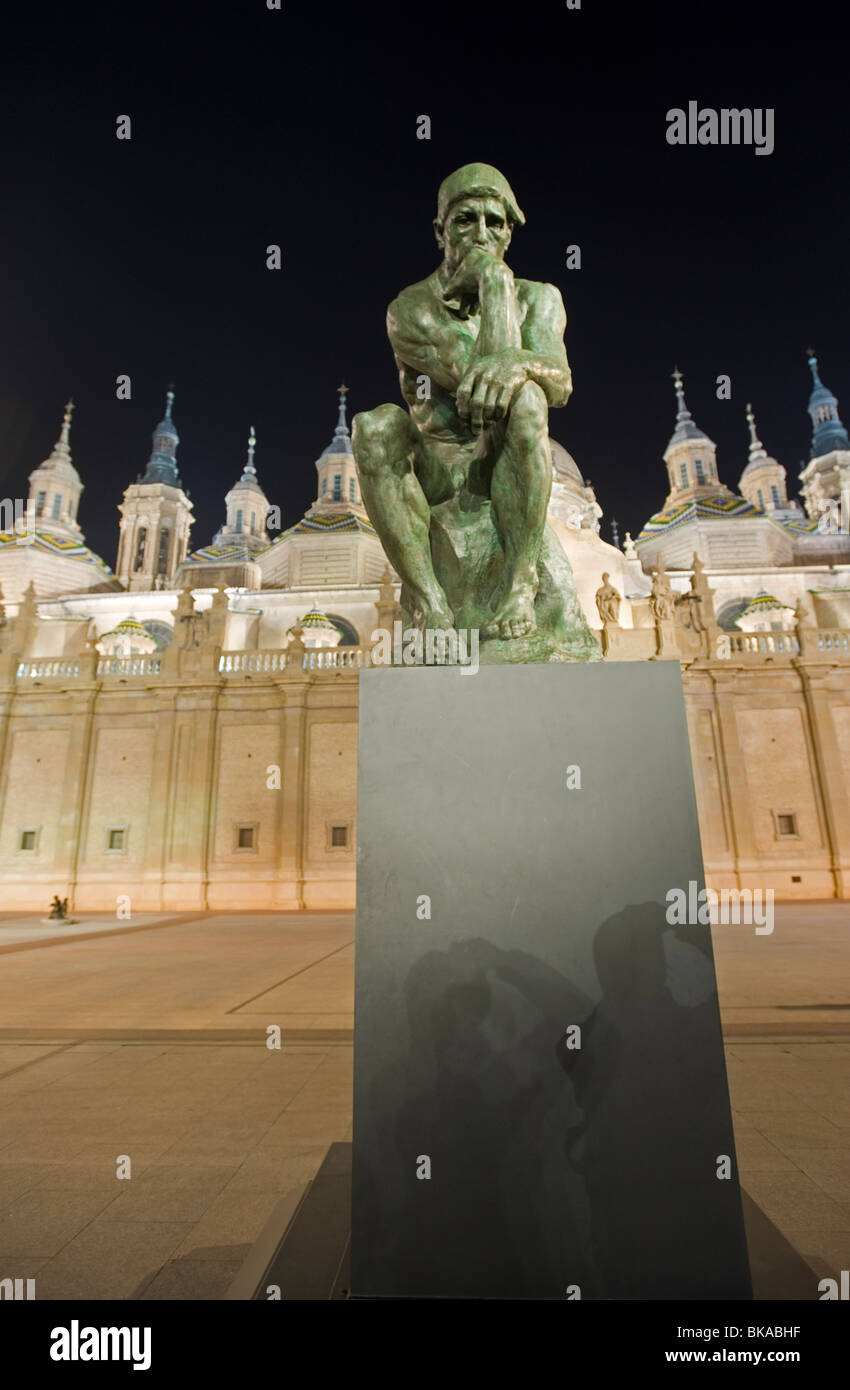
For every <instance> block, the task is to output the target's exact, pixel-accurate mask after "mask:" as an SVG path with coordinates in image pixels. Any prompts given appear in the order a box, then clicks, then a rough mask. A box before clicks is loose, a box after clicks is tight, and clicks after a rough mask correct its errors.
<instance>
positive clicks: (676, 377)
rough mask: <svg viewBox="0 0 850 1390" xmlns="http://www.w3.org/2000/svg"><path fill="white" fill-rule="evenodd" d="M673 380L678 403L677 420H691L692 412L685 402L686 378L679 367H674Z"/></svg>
mask: <svg viewBox="0 0 850 1390" xmlns="http://www.w3.org/2000/svg"><path fill="white" fill-rule="evenodd" d="M673 381H674V383H675V391H676V404H677V405H678V413H677V416H676V418H677V420H679V421H682V420H690V418H691V412H690V411H689V410H688V407H687V405H686V404H685V379H684V377H683V376H682V373H681V372H680V371H679V368H678V367H674V368H673Z"/></svg>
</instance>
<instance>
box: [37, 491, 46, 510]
mask: <svg viewBox="0 0 850 1390" xmlns="http://www.w3.org/2000/svg"><path fill="white" fill-rule="evenodd" d="M46 501H47V493H46V492H37V493H36V495H35V514H36V516H44V504H45V502H46Z"/></svg>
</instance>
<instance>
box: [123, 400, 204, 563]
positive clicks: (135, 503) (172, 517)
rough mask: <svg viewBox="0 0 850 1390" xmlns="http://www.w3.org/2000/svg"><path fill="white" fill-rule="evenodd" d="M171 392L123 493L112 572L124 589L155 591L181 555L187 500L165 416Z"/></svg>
mask: <svg viewBox="0 0 850 1390" xmlns="http://www.w3.org/2000/svg"><path fill="white" fill-rule="evenodd" d="M173 403H174V391H173V390H172V389H171V388H170V387H169V389H168V392H167V393H166V408H165V415H164V417H163V419H162V420H160V422H159V424H158V425H157V427H156V429H155V430H154V432H153V449H152V450H151V456H150V458H149V459H148V465H147V468H146V469H145V472H144V475H143V476H142V477H141V478H139V479H138V480H137V481H136V482H135V483H131V484H130V486H129V487H128V488H127V490H126V491H125V493H124V501H123V502H122V503H121V505H120V507H119V508H118V510H119V511H120V513H121V525H120V536H119V541H118V560H117V563H116V566H115V573H116V575H117V577H118V579H120V581H121V583H122V584H123V585H124V587H125V588H127V589H130V590H137V589H146V590H149V589H161V588H164V587H165V585H166V584H167V583H168V581H169V580H170V579H171V577H172V575H173V574H174V572H175V570H176V569H177V566H178V565H179V564H180V561H181V560H182V559H183V558H184V556H185V555H186V551H187V549H188V544H189V531H190V528H191V526H192V504H191V502H190V501H189V498H188V496H187V495H186V493H185V492H184V491H183V487H182V484H181V482H180V474H179V472H178V471H177V457H176V454H177V445H178V444H179V443H180V436H179V435H178V433H177V430H176V428H175V425H174V421H173V420H172V418H171V407H172V405H173Z"/></svg>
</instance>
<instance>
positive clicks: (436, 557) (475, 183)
mask: <svg viewBox="0 0 850 1390" xmlns="http://www.w3.org/2000/svg"><path fill="white" fill-rule="evenodd" d="M524 221H525V218H524V217H523V214H522V212H521V211H520V209H519V207H518V205H517V201H516V198H515V197H514V195H513V192H512V190H511V187H510V185H509V184H508V181H507V179H506V178H505V177H504V176H503V175H502V174H500V173H499V171H498V169H494V168H492V167H491V166H490V165H489V164H466V165H464V167H463V168H462V169H457V170H456V171H455V172H454V173H453V174H450V175H449V177H448V178H447V179H445V180H444V181H443V183H442V184H441V185H440V190H439V194H438V199H437V216H436V218H435V220H434V231H435V233H436V237H437V245H438V246H439V247H440V248H441V250H442V251H443V262H442V264H441V265H440V266H438V268H437V269H436V270H435V271H434V273H433V274H432V275H429V276H428V278H427V279H426V280H421V281H420V282H419V283H418V284H416V285H411V286H410V287H409V288H408V289H406V290H402V292H401V294H400V295H399V296H398V298H397V299H396V300H394V301H393V303H392V304H391V305H390V308H389V311H388V313H387V331H388V334H389V339H390V343H391V344H392V348H393V352H394V353H395V359H396V364H397V366H398V370H399V375H400V379H401V391H402V395H403V397H404V399H405V401H406V402H407V405H408V408H409V411H405V410H402V409H401V408H400V407H399V406H396V405H382V406H378V408H377V409H376V410H371V411H368V412H365V413H363V414H360V415H357V416H356V417H355V419H354V433H353V444H354V456H355V459H356V461H357V469H358V473H359V476H360V486H361V490H362V495H363V500H364V502H365V505H366V508H367V511H368V513H369V516H370V518H371V520H372V523H373V525H374V526H375V529H376V530H377V532H378V535H379V537H380V539H381V541H382V543H383V546H384V549H385V551H386V553H387V555H388V557H389V559H390V561H391V563H392V564H393V565H394V567H395V569H396V571H397V573H398V574H399V576H400V578H401V580H402V590H401V607H402V617H403V619H404V620H405V621H406V622H407V623H408V624H412V625H413V626H414V627H416V628H419V629H420V630H422V631H424V632H427V631H429V630H433V629H445V630H451V629H455V628H456V629H462V630H469V629H477V630H478V631H479V632H480V635H481V638H482V639H484V640H485V646H484V649H483V650H482V654H481V660H482V661H526V662H539V661H571V660H572V661H593V660H598V659H600V658H601V655H602V653H601V650H600V648H599V646H598V644H597V642H596V640H595V638H594V636H593V634H592V632H591V631H590V628H589V627H588V625H587V622H586V620H585V618H584V614H583V613H582V610H581V607H580V605H579V602H578V598H577V596H576V592H575V583H574V580H573V574H572V570H571V569H570V565H569V561H568V560H567V557H566V556H565V555H564V552H563V550H562V549H561V546H560V545H559V543H558V540H557V538H556V537H555V535H554V533H553V532H552V531H551V529H550V528H549V526H548V525H547V523H546V511H547V507H548V503H549V494H550V491H551V486H552V460H551V454H550V451H549V429H548V416H549V406H550V405H552V406H562V405H566V403H567V401H568V399H569V396H570V393H571V391H572V377H571V374H570V368H569V364H568V362H567V355H566V351H565V348H564V328H565V326H566V314H565V312H564V305H563V301H562V299H561V295H560V293H559V291H558V290H557V289H556V288H555V286H554V285H544V284H538V283H536V282H535V281H533V280H519V279H515V278H514V275H513V272H512V271H511V270H510V269H509V268H508V266H507V265H506V264H505V260H504V257H505V252H506V251H507V249H508V246H509V245H510V240H511V234H512V232H513V228H514V225H515V224H516V223H520V225H522V224H523V223H524ZM488 639H489V640H488Z"/></svg>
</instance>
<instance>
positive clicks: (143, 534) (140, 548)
mask: <svg viewBox="0 0 850 1390" xmlns="http://www.w3.org/2000/svg"><path fill="white" fill-rule="evenodd" d="M147 540H148V528H147V527H146V526H140V527H139V533H138V536H137V538H136V558H135V560H134V561H133V569H134V570H140V569H142V567H143V565H144V563H145V546H146V545H147Z"/></svg>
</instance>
